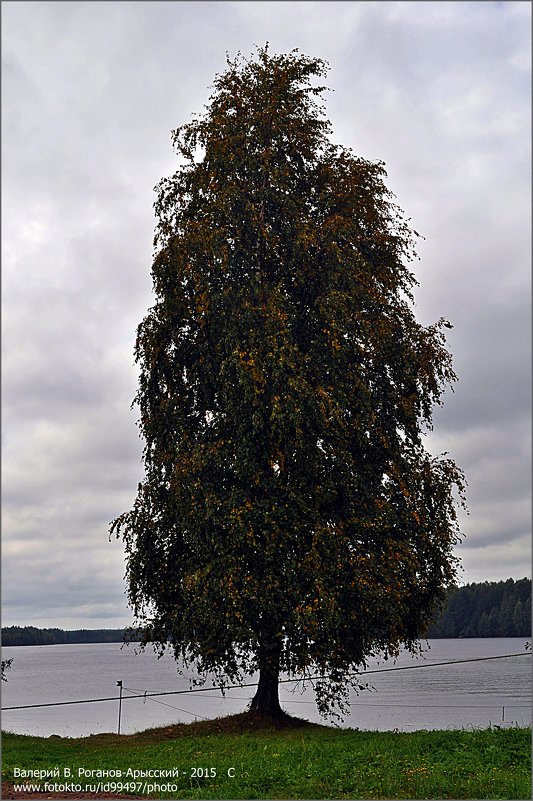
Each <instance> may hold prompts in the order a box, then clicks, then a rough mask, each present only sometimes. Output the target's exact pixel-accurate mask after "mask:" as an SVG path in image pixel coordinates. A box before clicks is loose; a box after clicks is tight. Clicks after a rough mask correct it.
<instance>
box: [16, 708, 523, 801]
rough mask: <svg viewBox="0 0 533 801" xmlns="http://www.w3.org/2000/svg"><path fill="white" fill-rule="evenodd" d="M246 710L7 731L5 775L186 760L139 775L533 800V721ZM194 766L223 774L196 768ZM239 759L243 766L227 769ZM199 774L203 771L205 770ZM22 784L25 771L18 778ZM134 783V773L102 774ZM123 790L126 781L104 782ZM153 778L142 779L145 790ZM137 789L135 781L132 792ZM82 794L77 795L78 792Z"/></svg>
mask: <svg viewBox="0 0 533 801" xmlns="http://www.w3.org/2000/svg"><path fill="white" fill-rule="evenodd" d="M252 724H253V725H250V718H249V717H248V718H247V717H246V716H245V715H235V716H232V717H230V718H220V719H218V720H216V721H208V722H205V723H195V724H190V725H177V726H169V727H165V728H162V729H152V730H148V731H145V732H140V733H138V734H135V735H126V736H119V735H114V734H105V735H93V736H92V737H85V738H80V739H70V738H39V737H29V736H23V735H16V734H9V733H6V734H4V735H3V771H2V778H3V780H11V781H13V779H14V769H15V768H16V767H18V768H19V769H33V770H36V769H54V768H60V771H61V772H62V770H63V768H70V769H71V770H72V771H73V778H72V779H70V780H69V779H57V778H56V779H51V781H52V782H60V783H61V782H64V781H71V782H72V781H75V782H77V783H79V784H81V785H82V786H83V785H84V784H86V783H87V782H90V783H93V784H94V783H97V782H98V781H99V779H98V778H92V779H83V778H80V779H78V777H77V769H78V768H86V769H91V770H101V771H105V770H107V771H109V770H122V771H123V773H124V774H126V772H127V770H128V768H130V769H131V770H132V771H134V770H137V771H148V770H164V769H172V768H177V769H178V770H179V773H180V775H179V777H178V778H146V779H143V778H138V779H136V781H138V782H141V784H144V781H147V782H148V783H149V784H155V785H159V786H161V785H164V784H166V783H170V784H173V785H175V786H177V790H171V791H170V792H161V791H158V790H157V789H154V788H152V789H151V791H150V795H151V797H153V798H190V799H195V798H205V799H216V798H228V799H240V798H244V799H267V798H278V799H293V798H294V799H296V798H307V799H318V798H328V799H341V798H362V799H371V798H390V799H393V798H394V799H408V798H426V799H445V798H454V799H462V798H466V799H488V798H503V799H528V798H531V781H530V770H531V768H530V765H531V731H530V729H525V728H522V729H519V728H508V729H497V728H493V729H484V730H474V731H463V730H460V731H434V732H431V731H419V732H413V733H408V734H403V733H396V732H369V731H357V730H353V729H332V728H329V727H325V726H318V725H314V724H306V723H304V722H303V721H295V720H294V719H291V720H290V721H289V720H287V721H286V722H285V723H284V725H282V726H281V727H279V726H278V727H275V726H273V725H272V724H265V723H264V722H263V721H258V720H255V722H254V721H252ZM194 768H197V769H198V768H203V769H204V770H205V769H211V768H213V769H214V771H216V776H211V775H208V776H207V777H200V776H197V777H196V778H194V777H193V776H192V772H193V769H194ZM230 768H233V769H234V773H235V775H234V776H233V777H232V776H228V769H230ZM197 773H199V771H197ZM14 780H15V781H16V782H17V783H21V782H22V781H23V779H21V778H15V779H14ZM100 781H103V782H120V781H122V782H132V781H134V779H133V778H132V777H129V778H128V777H126V776H125V775H123V777H122V778H107V779H100ZM105 789H109V790H112V791H116V790H117V789H119V788H116V787H115V788H113V787H109V788H105ZM146 791H147V788H145V787H137V788H136V789H135V794H137V795H140V796H142V795H143V794H145V793H146ZM128 794H129V795H131V794H133V791H132V788H131V786H130V787H129V788H128V790H127V792H126V795H128ZM72 797H73V798H75V794H74V795H73V796H72Z"/></svg>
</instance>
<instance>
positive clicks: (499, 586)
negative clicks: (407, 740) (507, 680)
mask: <svg viewBox="0 0 533 801" xmlns="http://www.w3.org/2000/svg"><path fill="white" fill-rule="evenodd" d="M126 631H128V632H129V634H128V640H135V639H139V638H138V637H137V638H136V637H134V636H132V635H131V629H129V630H128V629H77V630H75V631H63V629H38V628H35V626H24V627H21V626H8V627H7V628H2V645H3V646H8V645H62V644H68V643H89V642H123V641H124V637H125V632H126ZM530 636H531V579H527V578H524V579H520V580H519V581H514V580H513V579H507V581H499V582H488V581H484V582H483V583H482V584H467V585H466V586H465V587H457V588H455V589H453V590H450V593H449V595H448V599H447V601H446V603H445V605H444V607H443V610H442V613H441V614H440V616H439V617H438V619H437V620H436V622H435V623H434V625H433V626H432V627H431V628H430V630H429V633H428V638H429V639H439V638H451V639H452V638H456V637H530Z"/></svg>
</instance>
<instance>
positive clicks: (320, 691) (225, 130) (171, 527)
mask: <svg viewBox="0 0 533 801" xmlns="http://www.w3.org/2000/svg"><path fill="white" fill-rule="evenodd" d="M326 71H327V65H326V64H325V62H323V61H322V60H321V59H316V58H309V57H306V56H304V55H302V54H300V53H299V52H298V51H296V50H295V51H292V52H290V53H289V54H286V55H271V54H270V53H269V50H268V46H267V47H264V48H259V49H258V51H257V55H256V57H255V58H254V57H252V58H251V59H250V60H244V59H242V57H240V56H237V58H236V59H235V60H233V61H232V60H230V59H229V58H228V61H227V70H226V72H225V73H223V74H222V75H219V76H216V78H215V82H214V91H213V94H212V96H211V98H210V102H209V105H207V106H206V107H205V113H204V114H203V115H200V116H198V117H197V118H195V119H193V120H192V121H191V122H189V123H188V124H185V125H182V126H181V127H180V128H178V129H177V130H176V131H174V132H173V142H174V145H175V149H176V152H177V154H178V156H179V157H180V162H181V163H180V166H179V167H178V169H177V171H176V173H175V174H174V175H172V176H171V177H169V178H164V179H163V180H162V181H161V182H160V184H159V185H158V187H157V188H156V189H157V201H156V203H155V210H156V216H157V220H158V225H157V229H156V237H155V254H154V261H153V267H152V277H153V288H154V293H155V298H156V301H155V305H154V306H153V308H151V309H150V310H149V312H148V314H147V316H146V317H145V319H144V320H143V321H142V323H141V324H140V326H139V328H138V333H137V341H136V350H135V355H136V360H137V362H138V364H139V366H140V379H139V389H138V393H137V396H136V399H135V401H136V403H137V405H138V407H139V410H140V420H139V426H140V431H141V435H142V437H143V438H144V441H145V449H144V454H143V459H144V465H145V471H146V476H145V479H144V481H143V482H142V483H141V484H140V485H139V488H138V494H137V498H136V500H135V503H134V506H133V508H132V510H131V511H129V512H126V513H124V514H123V515H121V516H120V517H118V518H117V519H116V520H115V521H114V522H113V523H112V524H111V533H115V534H116V535H117V536H122V537H123V539H124V543H125V548H126V557H127V573H126V578H127V586H128V595H129V601H130V604H131V606H132V608H133V610H134V613H135V615H136V617H137V620H138V622H139V624H140V625H142V626H144V627H145V631H146V637H145V640H146V642H147V643H148V642H151V643H153V644H154V645H155V647H156V648H159V649H164V648H166V647H169V648H171V649H173V651H174V653H175V656H176V658H177V659H183V660H185V662H186V664H189V663H193V664H194V665H195V666H196V668H197V670H198V671H199V674H200V675H205V673H206V672H207V671H210V672H214V673H215V674H216V675H217V677H218V679H219V680H220V681H223V680H232V681H235V680H240V678H241V677H242V676H244V675H245V674H250V673H252V672H254V671H256V670H257V671H259V673H260V679H259V687H258V691H257V694H256V697H255V698H254V701H253V702H252V710H255V711H259V712H269V713H271V714H276V712H279V703H278V690H277V686H278V677H279V672H280V671H286V672H289V673H290V674H291V675H294V676H301V677H309V676H310V675H318V676H320V677H321V678H318V679H316V681H315V689H316V697H317V704H318V708H319V710H320V711H321V712H323V713H325V712H327V711H329V710H331V709H332V707H333V705H335V704H336V705H338V706H340V707H341V708H342V702H343V699H345V697H346V695H347V693H348V690H349V687H350V683H352V684H354V685H356V684H357V681H358V680H357V677H356V676H355V677H354V676H353V673H354V671H356V670H357V669H358V668H361V667H364V665H365V659H366V657H368V656H369V655H370V654H375V653H378V652H381V653H383V654H384V655H385V657H387V656H390V655H394V654H396V653H397V652H398V649H399V648H400V647H401V646H405V647H407V648H408V649H411V650H415V649H416V648H417V640H418V638H419V636H420V634H421V633H422V632H423V631H424V630H425V628H426V627H427V626H428V625H429V623H430V621H431V619H432V615H433V613H434V611H435V609H436V607H437V605H438V604H439V603H440V602H441V601H442V600H443V598H444V597H445V590H446V587H447V586H448V585H450V584H451V583H452V582H453V580H454V577H455V571H456V560H455V558H454V556H453V545H454V544H455V543H456V542H457V541H458V538H459V536H460V532H459V528H458V523H457V517H456V508H457V498H456V494H457V492H458V498H459V502H461V498H463V494H462V493H463V490H464V479H463V476H462V473H461V471H460V470H459V469H458V468H457V467H456V465H455V464H454V462H453V461H452V460H451V459H450V458H447V455H446V454H444V455H441V456H439V457H433V456H431V455H430V454H429V453H428V452H427V451H426V449H425V447H424V442H423V437H424V432H425V431H426V430H428V429H430V428H431V418H432V410H433V408H434V405H435V404H440V403H441V402H442V400H441V399H442V394H443V392H444V390H445V388H446V387H447V386H449V385H450V384H451V383H452V382H453V381H454V380H455V374H454V372H453V369H452V364H451V356H450V354H449V352H448V350H447V349H446V343H445V337H444V331H443V329H444V328H445V327H446V326H448V327H449V323H447V322H446V321H445V320H442V319H441V320H439V321H438V322H437V323H435V324H434V325H431V326H429V327H423V326H422V325H420V324H419V323H418V322H417V321H416V319H415V316H414V313H413V310H412V306H413V302H412V301H413V296H412V290H413V287H414V286H415V285H416V281H415V278H414V275H413V273H412V272H411V271H410V269H409V267H408V263H409V262H410V261H412V260H413V259H414V258H415V250H414V244H415V240H416V237H417V236H418V234H416V232H415V231H412V230H411V229H410V228H409V225H408V223H407V221H406V220H405V218H404V215H403V213H402V211H401V210H400V209H399V208H398V207H397V205H396V204H395V202H394V196H393V195H392V193H391V192H390V191H389V190H388V189H387V188H386V186H385V183H384V178H385V177H386V172H385V169H384V164H383V163H382V162H377V163H376V162H370V161H367V160H365V159H363V158H360V157H357V156H355V155H354V154H353V152H352V151H351V150H350V149H348V148H345V147H341V146H339V145H336V144H333V143H332V142H331V139H330V136H331V124H330V122H329V121H328V120H327V119H326V118H325V116H324V112H323V107H322V105H321V104H320V102H319V101H320V97H321V95H322V92H323V91H324V88H325V87H323V86H317V85H315V84H314V82H313V81H314V80H315V79H317V78H322V77H323V76H324V75H325V74H326ZM456 491H457V492H456ZM454 493H455V494H454Z"/></svg>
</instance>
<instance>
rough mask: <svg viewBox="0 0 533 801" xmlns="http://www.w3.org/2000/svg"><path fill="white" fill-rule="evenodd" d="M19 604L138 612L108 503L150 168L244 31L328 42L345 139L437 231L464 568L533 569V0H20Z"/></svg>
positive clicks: (434, 302)
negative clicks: (129, 599)
mask: <svg viewBox="0 0 533 801" xmlns="http://www.w3.org/2000/svg"><path fill="white" fill-rule="evenodd" d="M2 23H3V24H2V53H3V63H2V89H3V92H2V112H3V113H2V133H3V137H2V181H3V186H2V189H3V194H2V197H3V214H2V223H3V229H2V233H3V282H2V288H3V307H2V318H3V322H2V327H3V338H2V346H3V375H2V378H3V382H2V384H3V393H2V395H3V440H2V444H3V528H2V531H3V547H2V568H3V583H2V588H3V621H2V622H3V625H14V624H18V625H30V624H33V625H39V626H59V627H62V628H77V627H85V628H90V627H114V626H121V625H126V624H128V623H129V622H130V614H129V612H128V610H127V607H126V602H125V596H124V582H123V574H124V563H123V551H122V545H121V543H120V542H118V541H116V540H113V541H112V542H111V543H110V542H109V541H108V524H109V521H110V520H112V519H113V518H115V517H116V516H117V515H118V514H120V513H121V512H123V511H125V510H126V509H129V508H130V507H131V504H132V501H133V499H134V497H135V493H136V487H137V483H138V481H139V480H140V479H141V477H142V464H141V461H140V457H141V451H142V442H141V440H140V439H139V437H138V430H137V427H136V425H135V420H136V412H135V410H134V411H131V410H130V403H131V401H132V398H133V396H134V394H135V391H136V383H137V370H136V367H135V365H134V363H133V346H134V337H135V329H136V326H137V324H138V323H139V321H140V320H141V319H142V317H143V316H144V314H145V313H146V310H147V309H148V307H149V306H151V305H152V303H153V296H152V294H151V278H150V266H151V255H152V236H153V230H154V216H153V209H152V204H153V201H154V199H155V195H154V193H153V187H154V186H155V184H156V183H157V182H158V181H159V179H160V178H161V177H163V176H166V175H169V174H171V173H172V172H174V171H175V169H176V167H177V160H176V157H175V155H174V154H173V151H172V147H171V143H170V131H171V130H172V129H173V128H175V127H177V126H178V125H180V124H182V123H184V122H187V121H189V120H190V118H191V114H192V113H195V112H197V113H198V112H201V111H202V109H203V106H204V104H205V103H207V102H208V98H209V94H210V89H209V87H210V85H211V83H212V80H213V77H214V75H215V73H220V72H223V71H224V69H225V66H226V62H225V58H226V52H227V53H229V55H230V56H231V57H233V56H235V55H236V53H237V51H241V52H242V53H243V55H244V56H246V57H248V56H250V55H251V54H252V52H254V46H255V45H256V44H257V45H261V44H264V43H265V41H267V40H268V41H269V42H270V49H271V52H276V53H279V52H287V51H289V50H291V49H293V48H298V49H299V50H300V51H302V52H303V53H305V54H306V55H309V56H318V57H321V58H323V59H326V60H327V61H328V62H329V63H330V66H331V69H330V73H329V77H328V80H327V84H328V86H329V87H331V89H333V90H334V91H333V92H328V93H327V94H326V104H327V106H326V107H327V115H328V117H329V118H330V120H331V121H332V123H333V130H334V139H335V141H337V142H338V143H340V144H343V145H346V146H349V147H351V148H352V149H353V150H354V152H355V153H356V154H357V155H360V156H362V157H364V158H366V159H371V160H377V159H382V160H383V161H385V162H386V165H387V171H388V176H389V177H388V179H387V183H388V186H389V188H390V189H391V190H392V191H393V192H394V193H395V194H396V196H397V202H398V204H399V205H400V206H401V207H402V208H403V209H404V211H405V212H406V214H407V216H408V217H411V220H412V222H411V224H412V226H413V227H414V228H416V230H417V231H419V232H420V233H421V234H423V235H424V236H425V241H423V242H422V243H421V245H420V247H419V254H420V257H421V260H420V262H416V264H415V272H416V275H417V278H418V280H419V281H420V284H421V285H420V287H419V289H418V291H417V293H416V301H417V308H416V313H417V316H418V319H419V320H420V321H421V322H422V323H424V324H429V323H432V322H434V321H435V320H436V319H437V318H439V317H441V316H445V317H447V318H448V319H449V320H450V321H451V322H452V323H453V325H454V328H453V331H451V332H450V334H449V338H448V341H449V346H450V349H451V351H452V353H453V354H454V365H455V369H456V372H457V373H458V374H459V378H460V380H459V382H458V384H457V385H456V389H455V393H453V394H452V393H448V394H447V396H446V399H445V406H444V408H442V409H438V410H437V413H436V416H435V432H434V434H433V435H431V438H430V439H429V440H428V448H429V449H430V450H432V451H433V452H441V451H444V450H445V451H449V452H450V454H451V455H452V457H453V458H454V459H455V460H456V461H457V463H458V464H459V465H460V466H461V467H462V468H463V469H464V471H465V473H466V476H467V479H468V482H469V493H468V502H469V508H470V515H469V516H468V517H467V518H465V519H464V523H463V529H464V532H465V535H466V536H465V539H464V543H463V544H462V545H461V546H460V547H459V548H458V550H457V553H458V554H459V556H460V557H461V559H462V564H463V568H464V570H463V572H462V574H461V579H462V581H463V582H465V583H466V582H471V581H484V580H501V579H507V578H509V577H512V578H515V579H519V578H522V577H523V576H526V575H528V576H529V575H530V551H531V528H530V485H531V475H530V434H531V430H530V411H531V409H530V303H531V293H530V267H529V260H530V241H529V237H530V215H531V208H530V194H531V187H530V174H531V173H530V170H531V162H530V139H531V131H530V111H531V109H530V92H531V87H530V58H531V50H530V26H531V6H530V4H529V3H528V2H472V3H471V2H416V3H415V2H331V1H330V2H327V3H326V2H255V1H254V2H102V3H101V2H57V3H55V2H36V3H33V2H3V3H2Z"/></svg>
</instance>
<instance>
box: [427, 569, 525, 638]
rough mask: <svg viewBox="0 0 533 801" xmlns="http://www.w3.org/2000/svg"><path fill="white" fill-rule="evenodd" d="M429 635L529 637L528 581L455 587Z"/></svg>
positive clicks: (437, 636)
mask: <svg viewBox="0 0 533 801" xmlns="http://www.w3.org/2000/svg"><path fill="white" fill-rule="evenodd" d="M428 636H429V637H430V638H431V637H436V638H439V637H452V638H453V637H530V636H531V579H527V578H523V579H520V580H519V581H514V580H513V579H512V578H511V579H507V581H498V582H495V581H493V582H489V581H484V582H483V583H480V584H467V585H466V586H465V587H454V588H453V589H451V590H450V592H449V594H448V597H447V599H446V603H445V605H444V607H443V609H442V612H441V614H440V616H439V617H438V618H437V620H436V621H435V623H434V624H433V625H432V626H431V627H430V629H429V633H428Z"/></svg>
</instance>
